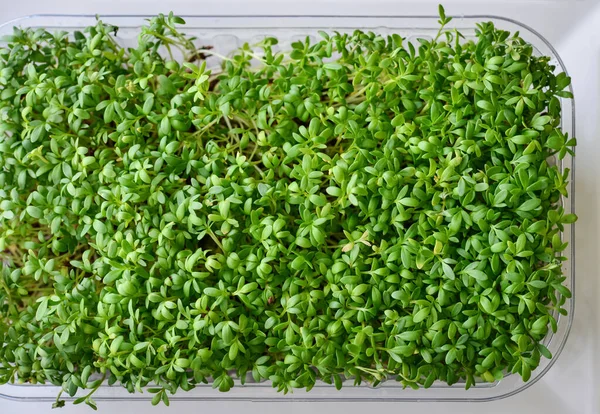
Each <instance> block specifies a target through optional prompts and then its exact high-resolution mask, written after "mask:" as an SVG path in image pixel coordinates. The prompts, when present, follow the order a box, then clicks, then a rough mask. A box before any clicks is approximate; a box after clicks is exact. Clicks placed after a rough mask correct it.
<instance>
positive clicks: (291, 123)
mask: <svg viewBox="0 0 600 414" xmlns="http://www.w3.org/2000/svg"><path fill="white" fill-rule="evenodd" d="M450 20H451V18H447V17H446V16H445V14H444V12H443V9H442V8H440V31H439V34H438V36H437V37H436V38H435V39H433V40H420V43H419V44H417V45H415V44H413V43H408V42H406V40H405V39H403V38H402V37H401V36H400V35H399V34H394V35H390V36H386V37H384V36H381V35H378V34H376V33H372V32H363V31H360V30H356V31H354V32H353V33H338V32H335V33H324V32H322V33H321V40H319V41H317V42H314V43H312V42H311V41H310V40H309V39H306V40H305V41H297V42H295V43H293V44H292V48H291V50H287V51H281V52H280V51H276V50H275V47H274V46H275V45H276V44H277V39H275V38H265V39H264V40H263V41H261V42H260V43H259V44H256V45H252V46H251V45H248V44H246V45H244V46H243V47H242V48H240V49H239V50H237V51H236V52H235V53H234V54H233V55H231V56H228V57H225V56H220V55H218V54H217V52H215V51H213V50H211V49H210V48H207V47H204V48H201V49H199V48H198V46H197V45H196V42H195V39H193V38H190V37H187V36H186V35H185V34H184V32H183V31H182V29H180V28H179V26H178V25H180V24H183V23H184V22H183V20H182V19H180V18H178V17H175V16H173V15H172V14H169V15H168V16H165V15H159V16H157V17H154V18H152V19H150V20H149V22H148V24H147V25H146V26H144V27H143V28H142V30H141V33H140V35H139V38H138V44H137V46H136V47H133V48H127V49H125V48H123V47H122V46H120V45H119V44H118V42H117V41H116V40H115V37H114V36H115V34H116V33H117V30H118V29H117V28H116V27H114V26H111V25H107V24H105V23H102V22H100V21H99V22H98V23H97V24H96V25H95V26H93V27H88V28H87V29H85V30H84V31H83V32H75V33H74V34H73V36H70V35H68V34H67V33H65V32H55V33H50V32H48V31H46V30H43V29H18V28H15V30H14V33H13V35H12V36H9V37H8V38H7V39H6V46H5V47H3V48H1V49H0V136H1V137H2V138H1V141H0V167H1V168H0V250H1V251H2V253H1V255H2V271H1V275H0V342H1V343H2V347H0V383H9V382H11V383H12V382H19V383H26V382H27V383H51V384H55V385H58V386H61V387H62V389H63V391H64V393H66V394H68V395H70V396H75V394H76V393H77V392H78V390H86V391H85V393H84V396H83V397H81V398H79V399H77V400H76V402H85V403H87V404H89V405H91V406H94V402H93V399H92V394H93V392H94V391H95V390H97V389H98V387H99V386H100V385H101V384H102V383H103V382H104V381H107V382H108V383H109V384H119V385H122V386H123V387H125V388H126V389H127V390H129V391H130V392H141V391H142V389H144V387H146V386H151V387H152V388H151V389H150V392H151V393H153V394H154V398H153V399H152V402H153V404H157V403H159V402H160V401H163V402H165V403H168V394H169V393H175V392H176V391H177V390H179V389H181V390H184V391H187V390H190V389H192V388H193V387H194V386H195V385H196V384H200V383H206V382H207V381H209V379H210V381H212V384H213V386H214V387H215V388H218V389H219V390H220V391H227V390H229V389H230V388H231V387H232V386H233V384H234V378H238V379H239V380H240V381H241V382H242V383H244V381H245V380H246V378H247V375H250V376H251V377H252V378H253V380H254V381H263V380H269V381H270V382H271V383H272V384H273V386H274V387H276V388H277V389H278V390H280V391H283V392H288V391H290V390H291V389H293V388H306V389H308V390H310V389H311V388H312V387H313V386H314V385H315V383H316V381H318V380H321V381H325V382H327V383H333V384H335V386H336V387H337V388H339V387H341V385H342V382H343V380H344V379H351V380H353V381H354V383H355V384H360V383H361V382H363V381H367V382H371V383H373V384H375V385H376V384H378V383H380V382H382V381H384V380H386V379H395V380H397V381H400V382H401V383H402V384H404V386H409V387H420V386H422V387H426V388H427V387H429V386H431V385H432V384H433V382H434V381H443V382H446V383H448V384H453V383H456V382H458V381H464V382H465V385H466V388H469V387H471V386H473V385H474V384H475V382H476V381H478V380H483V381H495V380H499V379H501V378H502V377H503V376H504V375H506V374H507V373H510V372H512V373H519V374H520V375H521V376H522V377H523V379H524V380H528V379H529V377H530V375H531V372H532V371H533V370H534V369H535V368H536V367H537V366H538V364H539V361H540V358H541V357H542V356H543V357H546V358H550V357H551V355H550V353H549V351H548V350H547V349H546V347H545V346H544V345H543V344H542V340H543V339H544V338H545V337H546V335H547V334H548V332H549V331H551V330H556V328H557V321H556V315H557V314H559V313H560V314H566V311H565V309H563V304H564V303H565V298H567V297H570V295H571V293H570V292H569V290H568V289H567V288H566V287H565V285H564V284H563V282H564V281H565V279H566V278H565V276H564V275H563V273H562V270H561V264H562V262H564V260H566V259H565V257H563V256H562V254H561V252H562V251H564V250H565V248H566V247H567V246H566V243H564V242H563V241H562V240H561V237H560V234H561V233H560V232H561V231H562V230H563V226H564V225H568V224H570V223H573V222H574V221H575V219H576V217H575V215H574V214H565V213H564V210H563V208H562V207H561V206H560V200H561V197H566V196H567V195H568V194H567V190H568V181H567V179H568V177H569V171H568V170H566V169H565V170H560V169H559V168H558V166H557V164H556V163H554V162H551V160H553V159H556V158H558V159H561V158H563V157H564V156H566V155H567V153H568V154H571V155H573V150H572V147H573V146H574V145H575V140H574V139H573V138H571V137H568V136H567V135H566V134H565V133H563V132H562V131H561V129H560V116H561V114H560V104H559V98H570V97H571V94H570V92H568V89H567V87H568V85H569V83H570V79H569V78H568V77H567V76H566V75H565V74H564V73H560V74H555V68H554V67H553V66H552V65H551V64H550V63H549V59H548V58H547V57H538V56H535V55H534V52H533V48H532V46H531V45H530V44H528V43H527V42H525V41H524V40H523V39H521V38H520V37H519V36H518V34H513V35H511V34H510V33H508V32H506V31H503V30H500V29H497V28H495V27H494V25H493V24H492V23H480V24H478V26H477V33H476V35H477V38H476V40H475V41H471V40H469V41H465V39H463V38H462V36H461V34H460V33H459V32H457V31H455V30H450V29H446V27H445V26H446V25H447V24H448V23H449V22H450ZM163 52H164V53H163ZM209 55H214V56H219V57H220V58H221V59H222V67H221V69H219V70H217V71H210V70H208V69H207V68H206V64H205V61H204V59H205V58H206V56H209ZM178 56H183V57H182V58H180V59H178V58H177V57H178ZM57 405H61V402H60V401H59V402H57Z"/></svg>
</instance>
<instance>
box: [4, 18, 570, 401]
mask: <svg viewBox="0 0 600 414" xmlns="http://www.w3.org/2000/svg"><path fill="white" fill-rule="evenodd" d="M148 17H149V16H141V15H139V16H123V15H106V16H101V19H102V20H103V21H105V22H107V23H110V24H113V25H115V26H118V27H119V31H118V36H117V40H118V41H119V42H121V43H122V44H123V45H125V46H128V45H134V44H135V42H136V37H137V35H138V33H139V29H140V26H141V25H143V23H144V21H145V19H147V18H148ZM183 17H184V18H185V20H186V22H187V24H186V26H185V29H184V32H186V33H187V34H189V35H193V36H196V37H197V38H198V42H197V44H198V45H211V46H213V47H214V49H215V51H217V52H219V53H221V54H227V53H228V52H230V51H232V50H233V49H236V48H237V47H239V46H241V45H242V44H243V43H245V42H251V43H252V42H254V41H258V40H259V39H261V38H264V37H265V36H275V37H277V38H278V39H279V47H280V48H281V49H286V48H288V47H289V45H290V43H291V42H294V41H296V40H299V39H304V38H305V37H306V36H311V37H313V38H314V39H316V38H317V37H316V36H317V32H318V31H319V30H325V31H334V30H335V31H340V32H351V31H353V30H355V29H362V30H370V31H374V32H377V33H381V34H384V35H385V34H391V33H398V34H400V35H401V36H402V37H404V38H406V39H408V41H415V40H416V39H417V38H427V37H432V36H435V34H436V33H437V30H438V26H439V25H438V23H437V20H438V17H437V16H392V17H390V16H371V17H365V16H351V17H341V16H294V17H283V16H183ZM481 21H492V22H493V23H494V24H495V25H496V26H497V27H499V28H502V29H504V30H509V31H511V32H516V31H519V32H520V35H521V36H522V37H523V39H525V40H526V41H528V42H529V43H531V44H532V45H533V46H534V50H535V53H536V54H538V55H544V56H549V57H550V58H551V63H552V64H553V65H555V66H556V71H557V72H566V68H565V67H564V65H563V63H562V61H561V60H560V57H559V56H558V54H557V53H556V50H555V49H554V48H553V47H552V45H551V44H550V43H549V42H548V41H547V40H546V39H544V37H542V36H541V35H540V34H539V33H537V32H536V31H535V30H533V29H532V28H530V27H528V26H526V25H524V24H522V23H519V22H518V21H515V20H511V19H507V18H503V17H497V16H487V15H479V16H456V17H455V18H454V20H452V22H451V23H450V24H449V26H448V27H451V28H457V29H459V30H460V31H461V32H462V33H463V34H464V35H465V36H466V37H467V38H470V37H471V38H472V37H474V31H475V25H476V23H477V22H481ZM95 22H96V17H95V16H91V15H77V16H72V15H32V16H27V17H23V18H20V19H16V20H12V21H9V22H7V23H5V24H3V25H0V36H3V35H6V34H10V33H11V32H12V28H13V26H19V27H33V28H39V27H41V28H45V29H48V30H50V31H52V30H64V31H67V32H71V31H75V30H81V29H83V28H84V27H86V26H90V25H93V24H95ZM211 59H213V60H212V61H211ZM214 59H215V58H209V60H208V62H207V63H208V64H209V66H211V65H212V66H214V65H216V64H218V62H217V61H216V60H214ZM561 105H562V122H561V127H562V129H563V131H564V132H567V133H569V135H570V136H575V106H574V102H573V100H570V99H561ZM558 162H559V163H560V167H561V170H564V169H566V168H568V169H570V171H571V173H570V185H569V194H570V197H569V198H568V199H564V200H561V202H562V204H563V206H564V208H565V211H566V213H570V212H572V211H573V210H574V196H575V185H574V160H573V158H572V157H570V156H567V157H566V158H565V159H563V160H562V161H558ZM574 230H575V228H574V225H570V226H565V231H564V233H563V235H562V237H563V240H564V241H567V242H569V249H568V250H567V251H565V252H564V254H565V256H566V257H567V258H568V260H567V261H566V262H564V269H563V271H564V272H565V275H566V276H567V280H566V282H565V283H566V285H567V287H568V288H569V289H570V290H571V291H572V292H575V262H574V258H575V255H574V251H575V246H574V239H575V237H574ZM564 306H565V308H566V309H567V310H568V312H569V315H568V316H566V317H565V316H562V315H556V317H557V320H558V330H557V332H556V333H555V334H549V335H548V337H547V338H546V339H545V345H546V346H547V347H548V349H549V350H550V352H552V355H553V358H552V359H551V360H547V359H545V358H542V360H541V362H540V366H539V367H538V368H537V369H536V370H535V371H534V372H533V373H532V376H531V379H530V380H529V381H528V382H526V383H525V382H523V381H522V379H521V377H520V376H519V375H507V376H506V377H505V378H504V379H503V380H501V381H497V382H495V383H479V384H477V385H476V386H475V387H473V388H471V389H469V390H465V389H464V385H462V384H460V383H459V384H456V385H454V386H448V385H446V384H443V383H434V384H433V386H432V387H431V388H429V389H418V390H413V389H410V388H407V389H402V385H401V384H400V383H398V382H396V381H393V380H390V381H387V382H385V383H383V384H382V385H380V386H378V387H376V388H372V387H370V386H368V385H363V386H359V387H353V386H352V385H351V384H348V385H346V386H344V387H343V388H342V389H341V390H340V391H337V390H336V389H335V388H334V387H333V386H332V385H328V384H324V383H321V384H317V385H315V387H314V388H313V389H312V390H311V391H310V392H306V391H304V390H296V391H295V392H293V393H291V394H288V395H283V394H281V393H278V392H277V391H276V390H275V389H273V388H272V387H271V384H270V383H269V382H263V383H247V384H246V385H243V386H242V385H240V384H239V382H237V381H236V386H235V387H233V388H232V389H231V390H230V391H229V392H227V393H221V392H219V391H218V390H215V389H213V388H212V387H211V385H210V384H209V385H200V386H197V387H196V388H195V389H193V390H191V391H189V392H183V391H180V392H178V393H177V394H176V395H174V396H170V397H169V398H170V399H171V400H188V401H189V400H192V401H208V400H245V401H369V402H376V401H387V402H393V401H491V400H497V399H501V398H505V397H509V396H512V395H514V394H517V393H519V392H521V391H523V390H525V389H527V388H528V387H530V386H531V385H533V384H534V383H535V382H537V381H539V379H540V378H542V377H543V376H544V374H545V373H546V372H547V371H548V370H549V369H550V368H551V367H552V365H553V364H554V362H555V361H556V359H557V358H558V356H559V355H560V353H561V351H562V349H563V347H564V345H565V343H566V340H567V337H568V334H569V330H570V328H571V323H572V320H573V312H574V298H571V299H567V301H566V303H565V305H564ZM59 390H60V388H59V387H55V386H51V385H28V384H26V385H3V386H0V397H4V398H8V399H13V400H23V401H53V400H55V399H56V395H57V394H58V392H59ZM151 397H152V394H149V393H148V392H145V393H142V394H140V393H136V394H130V393H128V392H127V390H125V389H124V388H122V387H118V386H113V387H110V386H102V387H100V389H99V390H98V391H97V392H96V393H95V394H94V399H95V400H98V401H100V400H113V401H118V400H128V401H131V400H150V399H151ZM67 399H68V398H67Z"/></svg>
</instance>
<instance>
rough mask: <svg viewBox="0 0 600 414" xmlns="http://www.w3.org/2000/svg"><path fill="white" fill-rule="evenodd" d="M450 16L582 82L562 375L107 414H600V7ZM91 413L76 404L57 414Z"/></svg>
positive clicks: (137, 7) (291, 10) (449, 2)
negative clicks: (497, 384)
mask: <svg viewBox="0 0 600 414" xmlns="http://www.w3.org/2000/svg"><path fill="white" fill-rule="evenodd" d="M437 3H438V1H431V0H421V1H418V2H417V1H415V2H410V1H403V0H363V1H356V0H345V1H344V0H337V1H335V0H322V1H303V0H296V1H288V0H279V1H275V0H271V1H265V0H262V1H242V0H238V1H232V0H220V1H203V0H196V1H194V0H187V1H185V0H0V23H3V22H6V21H8V20H10V19H13V18H17V17H20V16H24V15H28V14H36V13H62V14H78V13H84V14H155V13H158V12H168V11H170V10H173V11H174V12H175V13H176V14H277V15H285V14H290V15H294V14H341V15H344V14H346V15H352V14H354V15H369V14H372V15H412V14H421V15H423V14H425V15H431V14H435V13H436V12H437ZM444 5H445V7H446V14H448V15H460V14H488V15H490V14H494V15H499V16H505V17H511V18H514V19H517V20H519V21H521V22H523V23H525V24H528V25H530V26H531V27H533V28H534V29H536V30H537V31H539V32H540V33H541V34H542V35H543V36H544V37H546V38H547V39H548V40H549V41H550V42H551V43H552V44H553V45H554V46H555V48H556V49H557V50H558V52H559V54H560V55H561V57H562V58H563V60H564V62H565V65H566V67H567V69H568V70H569V74H570V75H571V77H572V78H573V85H574V90H575V103H576V111H577V115H576V120H577V138H578V147H577V157H576V166H577V167H576V170H577V172H576V192H577V200H576V213H577V214H578V215H579V221H578V223H577V230H576V244H577V250H576V261H577V265H576V292H575V298H576V299H575V303H576V305H575V306H576V315H575V322H574V326H573V329H572V331H571V335H570V338H569V340H568V343H567V346H566V348H565V349H564V351H563V353H562V354H561V356H560V358H559V359H558V361H557V362H556V364H555V365H554V366H553V367H552V369H551V370H550V371H549V372H548V373H547V374H546V375H545V376H544V378H542V379H541V380H540V381H539V382H537V383H536V384H535V385H533V386H532V387H530V388H529V389H527V390H525V391H523V392H522V393H520V394H517V395H516V396H513V397H510V398H507V399H504V400H500V401H496V402H490V403H393V404H392V403H375V404H373V403H371V404H367V403H351V404H343V403H249V402H221V403H216V402H197V403H190V402H173V403H172V404H171V407H170V408H166V407H164V406H163V407H151V406H150V404H149V403H145V402H135V403H122V402H120V403H109V402H100V403H99V412H100V413H131V414H138V413H178V414H188V413H190V414H191V413H196V412H205V413H207V412H211V411H212V412H215V411H216V412H218V413H222V414H229V413H240V414H254V413H257V414H258V413H261V414H262V413H264V414H271V413H273V414H275V413H277V414H281V413H283V412H285V414H296V413H311V414H312V413H321V412H327V413H330V414H337V413H344V414H354V413H357V414H358V413H361V414H362V413H364V412H365V411H367V412H368V411H375V410H377V411H386V412H390V411H393V412H396V413H411V414H412V413H414V414H416V413H427V414H437V413H444V414H454V413H460V414H471V413H473V414H475V413H485V414H496V413H499V414H500V413H502V414H505V413H511V414H521V413H527V414H537V413H543V414H598V413H600V373H599V372H598V371H599V370H600V356H599V355H598V352H599V351H600V318H599V317H598V313H599V311H600V304H599V300H598V298H600V283H598V268H599V264H600V249H599V243H598V234H599V230H600V228H599V227H600V226H599V221H600V220H599V215H600V213H599V212H598V207H599V203H598V201H599V200H598V198H599V197H598V196H599V194H600V192H599V191H598V190H599V187H600V184H599V183H600V160H599V158H598V156H599V155H600V154H599V153H600V139H599V138H600V137H599V135H600V1H598V0H550V1H534V0H525V1H516V0H505V1H492V0H479V1H472V2H465V1H456V0H445V1H444ZM50 411H51V404H50V403H21V402H14V401H6V400H0V413H1V414H13V413H20V414H29V413H40V414H43V413H49V412H50ZM81 412H88V413H91V412H92V410H91V409H89V408H87V407H85V406H72V405H69V404H68V405H67V406H66V407H65V408H62V409H60V410H55V411H53V413H54V414H71V413H81Z"/></svg>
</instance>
